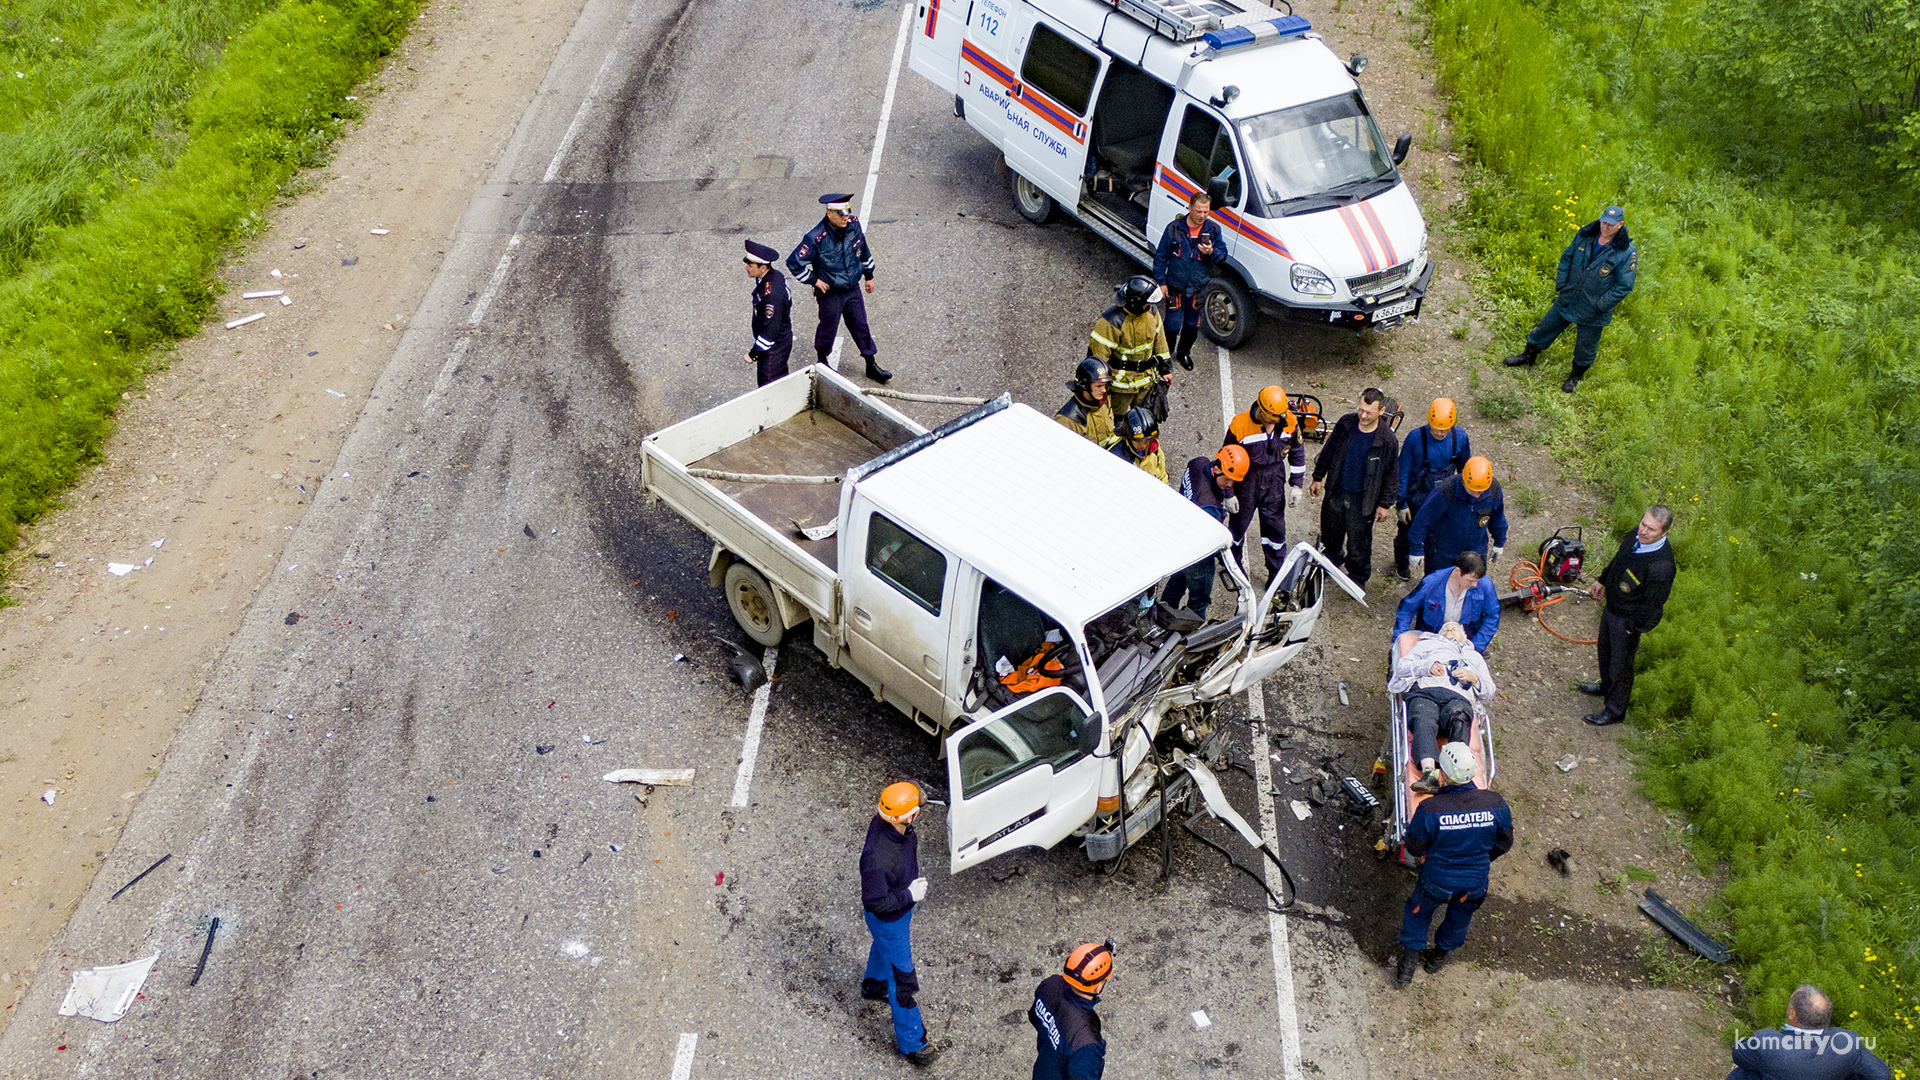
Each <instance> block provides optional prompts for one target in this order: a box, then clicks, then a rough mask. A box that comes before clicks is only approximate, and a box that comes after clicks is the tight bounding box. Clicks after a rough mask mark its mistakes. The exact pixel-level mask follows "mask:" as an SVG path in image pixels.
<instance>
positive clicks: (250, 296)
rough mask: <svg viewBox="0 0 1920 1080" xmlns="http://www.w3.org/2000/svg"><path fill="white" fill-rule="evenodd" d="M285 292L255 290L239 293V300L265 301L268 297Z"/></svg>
mask: <svg viewBox="0 0 1920 1080" xmlns="http://www.w3.org/2000/svg"><path fill="white" fill-rule="evenodd" d="M285 291H286V290H285V289H255V290H254V291H253V292H243V293H241V294H240V299H242V300H265V299H268V298H269V297H274V296H279V295H280V294H281V293H283V292H285Z"/></svg>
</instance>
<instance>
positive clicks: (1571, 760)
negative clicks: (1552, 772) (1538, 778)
mask: <svg viewBox="0 0 1920 1080" xmlns="http://www.w3.org/2000/svg"><path fill="white" fill-rule="evenodd" d="M1578 764H1580V759H1579V758H1578V757H1577V756H1575V755H1573V754H1568V755H1567V756H1566V757H1563V758H1561V759H1560V760H1559V761H1556V762H1554V763H1553V767H1554V768H1556V769H1559V770H1560V771H1561V772H1572V771H1573V768H1574V766H1576V765H1578Z"/></svg>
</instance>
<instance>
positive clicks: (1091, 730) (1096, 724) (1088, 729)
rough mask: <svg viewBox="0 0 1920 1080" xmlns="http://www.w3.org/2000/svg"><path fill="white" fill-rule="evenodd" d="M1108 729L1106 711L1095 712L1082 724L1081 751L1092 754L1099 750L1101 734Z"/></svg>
mask: <svg viewBox="0 0 1920 1080" xmlns="http://www.w3.org/2000/svg"><path fill="white" fill-rule="evenodd" d="M1106 730H1107V717H1106V714H1105V713H1094V714H1093V715H1092V716H1089V717H1087V719H1086V722H1085V723H1083V724H1081V725H1080V745H1079V747H1078V749H1079V751H1080V752H1081V753H1083V754H1091V753H1094V752H1096V751H1098V750H1099V749H1100V736H1101V735H1102V734H1104V733H1105V732H1106Z"/></svg>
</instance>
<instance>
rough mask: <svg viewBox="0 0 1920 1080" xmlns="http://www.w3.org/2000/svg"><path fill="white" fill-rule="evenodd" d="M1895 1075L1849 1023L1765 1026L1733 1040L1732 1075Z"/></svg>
mask: <svg viewBox="0 0 1920 1080" xmlns="http://www.w3.org/2000/svg"><path fill="white" fill-rule="evenodd" d="M1775 1078H1780V1080H1855V1078H1857V1080H1892V1078H1893V1071H1892V1070H1891V1069H1889V1068H1887V1063H1886V1062H1885V1061H1882V1060H1881V1059H1880V1055H1878V1054H1876V1053H1874V1052H1873V1051H1872V1050H1869V1049H1867V1048H1866V1047H1865V1046H1863V1045H1861V1043H1860V1036H1858V1035H1856V1034H1854V1033H1853V1032H1851V1031H1848V1030H1847V1029H1846V1028H1839V1027H1830V1028H1822V1029H1820V1030H1819V1031H1817V1032H1810V1031H1775V1030H1774V1029H1773V1028H1761V1029H1760V1030H1759V1031H1756V1032H1754V1033H1753V1034H1751V1035H1749V1036H1747V1037H1746V1038H1744V1039H1735V1040H1733V1071H1732V1072H1730V1073H1728V1074H1727V1080H1775Z"/></svg>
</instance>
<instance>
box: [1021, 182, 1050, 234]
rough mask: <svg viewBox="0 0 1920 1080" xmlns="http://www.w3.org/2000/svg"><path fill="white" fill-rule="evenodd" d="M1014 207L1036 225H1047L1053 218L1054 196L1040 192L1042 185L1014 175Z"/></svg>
mask: <svg viewBox="0 0 1920 1080" xmlns="http://www.w3.org/2000/svg"><path fill="white" fill-rule="evenodd" d="M1013 205H1014V206H1016V207H1018V208H1019V210H1020V216H1021V217H1023V218H1026V219H1027V220H1028V221H1031V222H1033V223H1034V224H1035V225H1045V224H1046V223H1047V219H1048V218H1051V217H1052V216H1053V196H1051V195H1049V194H1047V193H1046V192H1044V191H1041V190H1040V185H1038V184H1036V183H1034V182H1033V181H1031V180H1029V179H1027V178H1026V177H1024V176H1021V175H1020V174H1019V173H1014V174H1013Z"/></svg>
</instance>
